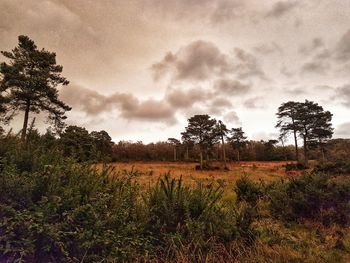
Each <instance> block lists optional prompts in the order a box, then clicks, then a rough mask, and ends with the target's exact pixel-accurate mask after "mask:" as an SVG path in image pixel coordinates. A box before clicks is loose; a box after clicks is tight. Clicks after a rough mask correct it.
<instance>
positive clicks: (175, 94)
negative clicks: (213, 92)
mask: <svg viewBox="0 0 350 263" xmlns="http://www.w3.org/2000/svg"><path fill="white" fill-rule="evenodd" d="M209 97H210V94H209V93H208V92H207V91H205V90H204V89H201V88H193V89H189V90H182V89H172V90H170V91H169V92H168V94H167V95H166V100H167V101H168V102H169V104H170V105H171V106H172V107H173V108H175V109H179V108H184V109H186V108H189V107H191V106H193V104H195V103H197V102H200V101H205V100H207V99H208V98H209Z"/></svg>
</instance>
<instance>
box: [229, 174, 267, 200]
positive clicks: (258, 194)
mask: <svg viewBox="0 0 350 263" xmlns="http://www.w3.org/2000/svg"><path fill="white" fill-rule="evenodd" d="M234 191H235V192H236V196H237V201H238V202H241V201H245V202H247V203H249V204H250V205H253V206H255V205H256V203H257V202H258V200H259V199H260V198H262V197H263V194H264V192H263V187H262V186H261V184H258V183H255V182H253V181H251V180H249V178H248V177H246V176H244V177H242V178H240V179H238V180H237V181H236V185H235V188H234Z"/></svg>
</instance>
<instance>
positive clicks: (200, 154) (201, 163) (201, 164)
mask: <svg viewBox="0 0 350 263" xmlns="http://www.w3.org/2000/svg"><path fill="white" fill-rule="evenodd" d="M199 159H200V167H201V170H203V153H202V150H200V152H199Z"/></svg>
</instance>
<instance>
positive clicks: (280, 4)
mask: <svg viewBox="0 0 350 263" xmlns="http://www.w3.org/2000/svg"><path fill="white" fill-rule="evenodd" d="M349 13H350V0H308V1H301V0H300V1H297V0H290V1H288V0H287V1H277V0H265V1H261V0H176V1H175V0H119V1H118V0H114V1H112V0H99V1H95V0H46V1H43V0H22V1H21V0H0V17H1V19H0V50H10V49H12V48H13V47H14V46H16V44H17V37H18V35H21V34H24V35H28V36H29V37H31V38H32V39H33V40H34V41H35V42H36V44H37V45H38V47H39V48H42V47H44V48H45V49H48V50H50V51H55V52H56V53H57V60H58V63H59V64H61V65H63V67H64V72H63V75H64V76H66V77H67V78H68V79H69V80H70V85H69V86H67V87H64V88H62V89H61V90H60V97H61V99H62V100H64V101H65V102H66V103H68V104H69V105H70V106H72V107H73V110H72V111H71V112H69V114H68V117H69V119H68V123H69V124H75V125H81V126H84V127H86V128H87V129H89V130H90V131H91V130H102V129H104V130H106V131H107V132H108V133H109V134H110V135H111V136H112V137H113V139H114V140H115V141H119V140H122V139H124V140H134V141H136V140H143V141H144V142H150V141H158V140H166V139H167V138H168V137H179V134H180V132H181V131H183V129H184V127H185V125H186V120H187V118H189V117H191V116H192V115H194V114H210V115H211V116H213V117H215V118H217V119H222V120H223V121H224V122H225V123H226V124H227V126H229V127H238V126H242V127H243V129H244V130H245V131H246V133H247V135H248V136H249V138H250V139H267V138H273V137H275V136H276V133H277V131H276V130H275V129H274V126H275V123H276V117H275V113H276V110H277V108H278V106H279V105H280V104H281V103H283V102H286V101H288V100H295V101H303V100H305V99H309V100H314V101H316V102H318V103H319V104H321V105H322V106H323V107H324V108H325V109H326V110H330V111H331V112H332V113H333V114H334V116H333V124H334V127H335V135H336V137H350V15H349ZM0 60H2V59H0ZM38 125H40V124H38Z"/></svg>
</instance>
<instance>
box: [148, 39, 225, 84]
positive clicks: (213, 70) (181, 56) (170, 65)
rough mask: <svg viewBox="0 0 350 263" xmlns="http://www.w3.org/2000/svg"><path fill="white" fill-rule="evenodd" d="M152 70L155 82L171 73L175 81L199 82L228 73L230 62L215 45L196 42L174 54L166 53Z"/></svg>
mask: <svg viewBox="0 0 350 263" xmlns="http://www.w3.org/2000/svg"><path fill="white" fill-rule="evenodd" d="M152 70H153V73H154V77H155V79H156V80H157V79H159V78H161V77H162V76H164V75H165V74H167V73H171V74H173V78H174V79H175V80H196V81H200V80H206V79H208V78H210V77H212V76H221V75H224V74H225V73H227V72H229V70H230V62H229V58H228V56H227V55H225V54H223V53H222V52H221V51H220V50H219V49H218V47H217V46H216V45H215V44H213V43H211V42H206V41H202V40H198V41H195V42H192V43H190V44H189V45H187V46H185V47H182V48H180V50H179V51H177V52H176V53H175V54H173V53H171V52H169V53H167V54H166V55H165V57H164V58H163V60H162V61H160V62H158V63H155V64H153V65H152Z"/></svg>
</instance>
